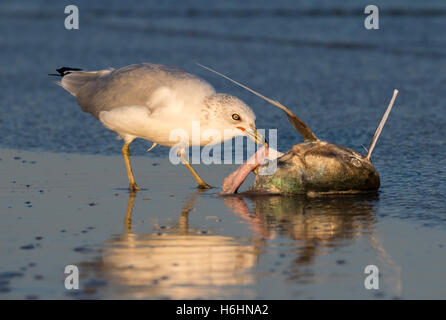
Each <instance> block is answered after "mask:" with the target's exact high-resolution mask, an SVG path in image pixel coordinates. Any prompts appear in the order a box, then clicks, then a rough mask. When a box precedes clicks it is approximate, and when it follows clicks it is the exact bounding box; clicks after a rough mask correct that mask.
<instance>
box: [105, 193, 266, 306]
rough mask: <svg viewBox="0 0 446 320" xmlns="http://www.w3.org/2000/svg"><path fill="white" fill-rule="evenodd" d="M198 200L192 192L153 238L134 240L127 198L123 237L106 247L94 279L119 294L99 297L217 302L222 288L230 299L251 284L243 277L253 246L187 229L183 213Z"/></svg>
mask: <svg viewBox="0 0 446 320" xmlns="http://www.w3.org/2000/svg"><path fill="white" fill-rule="evenodd" d="M199 195H200V192H196V193H194V194H193V195H192V196H191V197H190V198H189V199H188V200H187V201H186V203H185V205H184V206H183V208H182V211H181V214H180V216H179V218H178V220H177V221H176V222H175V223H172V224H171V225H169V226H163V227H158V228H157V230H155V231H156V232H155V233H153V234H144V235H138V234H134V233H132V220H131V219H132V210H133V205H134V200H135V193H130V195H129V201H128V206H127V212H126V215H125V219H124V226H125V230H126V232H125V233H124V234H121V235H119V236H117V237H115V238H113V239H112V240H111V241H110V242H109V244H108V245H106V247H105V249H104V251H103V253H102V261H101V263H100V264H98V265H97V266H98V267H99V268H100V269H99V270H97V271H98V272H97V274H100V276H101V277H103V278H106V279H108V282H109V283H108V284H109V285H108V286H107V287H113V288H114V289H113V290H116V288H119V293H118V291H117V292H116V293H112V292H108V293H105V292H101V293H102V294H106V295H107V296H109V295H111V296H113V295H116V296H117V297H119V298H132V299H134V298H136V299H138V298H163V297H166V298H170V299H193V298H209V299H212V298H221V297H222V291H223V290H222V287H225V288H226V290H224V292H225V293H226V294H227V296H228V297H231V296H233V295H235V294H237V290H240V288H242V287H243V286H245V285H249V284H252V283H253V282H254V276H253V273H252V272H249V271H250V268H252V267H253V266H254V265H255V264H256V260H257V255H258V250H257V249H256V247H255V246H254V245H252V244H250V243H249V242H248V241H243V240H240V239H238V238H233V237H227V236H221V235H211V234H202V233H201V230H197V229H195V228H193V227H192V226H190V225H189V213H190V211H191V209H193V208H194V205H195V201H196V200H197V197H198V196H199ZM232 287H234V288H232ZM103 290H110V289H107V288H103ZM243 290H244V294H247V292H246V289H243ZM248 294H249V292H248Z"/></svg>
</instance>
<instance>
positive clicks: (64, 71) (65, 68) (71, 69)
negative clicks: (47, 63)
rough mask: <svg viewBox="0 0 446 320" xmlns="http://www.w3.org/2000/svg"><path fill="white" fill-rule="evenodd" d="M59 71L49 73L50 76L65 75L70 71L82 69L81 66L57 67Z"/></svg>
mask: <svg viewBox="0 0 446 320" xmlns="http://www.w3.org/2000/svg"><path fill="white" fill-rule="evenodd" d="M56 71H57V72H58V73H48V75H49V76H56V77H63V76H66V75H67V74H70V73H71V72H70V71H82V69H80V68H71V67H62V68H58V69H56Z"/></svg>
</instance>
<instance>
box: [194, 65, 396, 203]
mask: <svg viewBox="0 0 446 320" xmlns="http://www.w3.org/2000/svg"><path fill="white" fill-rule="evenodd" d="M200 66H202V65H200ZM202 67H204V68H206V69H207V70H209V71H212V72H214V73H216V74H218V75H220V76H222V77H224V78H226V79H228V80H230V81H232V82H233V83H235V84H237V85H239V86H241V87H242V88H244V89H246V90H248V91H250V92H252V93H253V94H255V95H257V96H259V97H260V98H262V99H264V100H266V101H268V102H269V103H271V104H273V105H275V106H276V107H278V108H280V109H281V110H283V111H284V112H285V114H286V115H287V118H288V121H289V122H290V123H291V124H292V125H293V127H294V128H295V129H296V130H297V131H298V132H299V133H300V134H301V135H302V136H303V137H304V142H303V143H299V144H296V145H294V146H292V147H291V149H290V150H289V151H288V152H286V153H285V154H282V153H280V152H277V151H275V150H272V149H271V148H268V147H267V145H265V146H264V147H263V148H261V149H259V150H258V151H257V153H256V154H255V155H254V156H253V157H254V158H251V159H250V160H248V161H247V162H246V163H244V164H243V165H242V166H240V167H239V168H238V169H237V170H236V171H234V172H233V173H231V174H230V175H229V176H228V177H227V178H226V179H225V180H224V182H223V186H222V189H223V192H222V193H223V194H231V193H236V192H237V189H238V188H239V187H240V185H241V184H242V183H243V181H244V180H245V178H246V177H247V176H248V174H249V173H250V172H251V171H255V170H259V172H260V173H261V172H262V168H264V167H265V166H268V163H266V164H265V160H270V161H271V160H275V161H277V169H276V170H275V171H274V172H273V173H271V174H257V176H256V179H255V181H254V186H253V187H251V189H250V191H251V192H261V193H270V194H307V195H311V194H342V193H345V194H352V193H362V192H373V191H377V190H378V188H379V186H380V179H379V174H378V172H377V171H376V169H375V167H374V166H373V164H372V162H371V159H370V158H371V155H372V152H373V149H374V148H375V145H376V141H377V140H378V137H379V135H380V134H381V131H382V129H383V127H384V124H385V122H386V120H387V118H388V116H389V113H390V111H391V109H392V106H393V103H394V101H395V98H396V95H397V94H398V90H396V89H395V90H394V93H393V97H392V99H391V101H390V104H389V106H388V107H387V110H386V112H385V113H384V116H383V117H382V119H381V122H380V123H379V125H378V128H377V129H376V131H375V134H374V135H373V138H372V141H371V143H370V147H369V149H368V150H367V154H366V155H361V154H359V153H357V152H355V151H353V150H351V149H349V148H346V147H343V146H338V145H335V144H333V143H330V142H326V141H323V140H320V139H319V138H317V137H316V135H315V134H314V133H313V132H312V131H311V129H310V128H309V127H308V126H307V125H306V124H305V123H304V122H303V121H302V120H301V119H299V118H298V117H297V116H296V115H295V114H294V113H293V112H291V110H289V109H288V108H287V107H285V106H284V105H282V104H281V103H279V102H277V101H274V100H271V99H269V98H267V97H265V96H263V95H262V94H260V93H258V92H256V91H254V90H252V89H250V88H248V87H246V86H245V85H243V84H241V83H239V82H237V81H235V80H233V79H231V78H229V77H227V76H225V75H223V74H221V73H219V72H217V71H215V70H212V69H210V68H208V67H205V66H202Z"/></svg>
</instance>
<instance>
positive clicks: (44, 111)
mask: <svg viewBox="0 0 446 320" xmlns="http://www.w3.org/2000/svg"><path fill="white" fill-rule="evenodd" d="M77 4H78V6H79V9H80V16H81V20H80V30H78V31H67V30H65V29H64V28H63V21H64V18H65V15H64V14H63V9H64V5H65V4H63V3H60V2H58V1H53V2H51V1H50V2H48V1H21V2H20V3H19V2H16V1H3V2H2V3H1V4H0V17H1V19H0V30H1V34H0V48H1V50H0V58H1V59H0V75H1V76H0V87H1V98H0V111H1V117H0V135H1V137H2V139H1V140H0V147H1V148H2V149H3V151H2V153H1V157H0V158H1V160H0V168H1V173H0V174H1V214H2V217H1V223H0V230H1V232H0V237H1V242H0V248H1V249H2V250H1V251H0V261H1V262H0V298H170V299H175V298H283V299H288V298H291V299H294V298H333V299H337V298H444V297H446V291H445V283H444V280H443V278H444V277H443V271H444V270H445V269H446V254H445V250H446V248H445V245H446V235H445V230H446V206H445V200H446V198H445V196H444V195H445V193H446V185H445V181H446V174H445V169H444V168H445V160H444V159H445V156H446V138H445V123H446V112H445V111H444V97H445V95H444V84H445V83H446V54H445V49H446V40H445V39H446V38H445V37H444V36H443V34H442V31H443V30H444V28H445V27H446V25H445V21H446V20H445V16H446V13H445V12H446V11H445V10H446V7H445V6H444V3H443V2H442V1H430V2H429V7H426V6H427V4H426V3H425V2H421V1H420V2H419V3H410V4H408V3H407V2H406V1H385V2H384V1H375V4H376V5H378V7H380V8H381V19H380V23H381V26H380V30H376V31H368V30H365V29H364V27H363V19H364V15H363V14H362V11H363V9H364V7H365V5H367V4H368V3H367V2H365V1H343V2H342V3H339V4H336V5H335V4H334V3H333V2H332V1H324V2H318V3H317V6H316V3H313V2H311V1H304V2H299V4H295V1H286V2H281V3H280V4H276V3H272V2H271V1H252V2H245V1H244V2H243V4H241V3H240V2H239V1H225V2H215V3H214V4H212V5H211V4H209V3H208V2H204V1H203V2H196V1H182V2H180V3H178V5H177V6H175V7H172V6H171V5H169V4H168V3H167V2H166V3H158V2H154V3H151V2H147V1H146V2H144V3H141V2H135V3H132V2H129V1H126V2H121V1H113V2H110V1H107V2H106V3H103V4H102V3H100V2H96V1H95V2H94V3H91V2H89V1H80V2H77ZM334 9H336V10H334ZM142 61H148V62H156V63H163V64H168V65H176V66H180V67H182V68H184V69H186V70H188V71H190V72H192V73H195V74H198V75H200V76H202V77H203V78H204V79H206V80H208V81H209V82H210V83H212V84H213V85H214V86H215V87H216V89H217V91H220V92H227V93H232V94H235V95H237V96H238V97H240V98H241V99H243V100H244V101H245V102H246V103H247V104H249V105H250V106H251V107H252V108H253V110H254V111H255V112H256V114H257V126H258V127H259V128H273V129H274V128H277V129H278V147H279V150H281V151H286V150H287V149H289V148H290V147H291V146H292V145H293V144H295V143H299V142H301V141H302V138H301V137H300V136H299V135H298V133H297V132H295V130H294V129H293V128H292V127H291V126H290V125H289V124H288V122H287V121H286V118H285V117H284V115H283V114H282V113H281V111H280V110H276V109H275V108H274V107H273V106H271V105H268V104H267V103H265V102H263V101H261V100H259V99H258V98H256V97H254V96H252V95H250V94H249V93H247V92H245V91H242V90H241V89H239V88H237V87H235V86H233V85H232V84H230V83H229V82H227V81H225V80H223V79H220V78H218V77H216V76H214V75H212V74H210V73H208V72H207V71H205V70H203V69H201V68H200V67H198V66H196V65H195V62H197V61H198V62H200V63H203V64H205V65H209V66H211V67H213V68H215V69H217V70H219V71H223V72H225V73H227V74H229V75H231V76H232V77H234V78H235V79H236V80H239V81H241V82H243V83H246V84H247V85H249V86H250V87H252V88H254V89H256V90H259V91H261V92H262V93H264V94H265V95H266V96H268V97H271V98H273V99H277V100H279V101H281V102H282V103H284V104H285V105H287V106H289V107H290V109H292V110H293V111H294V112H295V113H296V114H297V115H298V116H299V117H301V118H302V119H303V120H304V121H306V122H307V123H308V125H310V127H311V128H312V129H313V131H314V132H315V133H316V135H318V137H320V138H321V139H324V140H327V141H330V142H333V143H336V144H340V145H344V146H347V147H350V148H353V149H355V150H356V151H359V152H361V151H362V147H361V145H365V146H368V143H369V141H370V138H371V136H372V135H373V132H374V130H375V128H376V126H377V124H378V122H379V119H380V117H381V116H382V114H383V112H384V110H385V107H386V106H387V103H388V101H389V100H390V97H391V95H392V92H393V89H394V88H398V89H399V90H400V94H399V96H398V97H397V100H396V102H395V107H394V110H393V111H392V113H391V116H390V119H389V121H388V123H387V124H386V127H385V128H384V131H383V134H382V137H381V138H380V140H379V141H378V144H377V147H376V150H375V152H374V155H373V163H374V165H375V167H376V168H377V170H378V172H379V173H380V176H381V183H382V186H381V188H380V191H379V193H378V194H376V195H372V196H357V197H342V198H336V197H334V198H333V197H331V198H322V199H308V198H301V197H299V198H287V197H241V196H238V197H229V198H220V197H215V196H214V195H215V194H216V193H217V192H218V190H211V191H206V192H204V193H197V192H196V191H194V189H193V188H192V186H191V178H190V177H189V176H188V173H187V172H185V171H186V170H185V169H184V168H177V167H173V166H171V165H170V164H169V163H168V162H167V157H166V156H167V154H168V151H169V150H168V149H167V148H163V147H160V148H155V149H154V150H153V151H151V152H150V153H149V154H146V153H145V150H146V149H147V147H148V146H149V143H147V142H144V141H136V142H135V143H134V144H132V152H133V154H135V155H138V156H142V155H144V158H143V157H136V158H137V159H135V161H136V167H137V164H138V163H140V167H139V168H140V169H139V170H137V172H138V173H139V175H137V181H141V184H143V185H144V186H146V188H147V190H144V191H142V192H141V193H139V194H138V195H137V197H136V198H135V199H133V198H132V197H129V196H128V193H127V192H126V191H125V190H124V189H123V188H124V187H125V183H126V181H125V179H126V177H125V172H124V167H123V165H122V161H121V159H119V158H118V157H117V156H116V157H115V155H118V154H120V148H121V142H119V141H117V140H116V139H115V134H113V133H112V132H109V131H107V130H105V129H104V128H103V127H102V125H101V124H100V123H98V122H97V121H96V120H95V119H93V118H92V117H91V116H89V115H88V114H84V113H82V112H81V111H80V109H79V107H78V106H77V105H76V102H75V99H74V98H73V97H72V96H70V95H69V94H68V93H66V92H64V91H63V89H61V88H60V87H58V86H56V85H55V84H54V83H53V81H54V79H53V78H50V77H48V76H47V74H48V73H52V72H54V69H55V68H56V67H60V66H73V67H82V68H85V69H91V70H94V69H101V68H108V67H119V66H124V65H127V64H131V63H137V62H142ZM9 149H14V150H9ZM15 150H26V151H32V153H27V152H25V153H23V152H22V151H15ZM43 152H52V153H53V152H62V154H52V153H43ZM91 154H101V155H109V156H110V157H105V158H101V157H98V158H96V157H92V156H91ZM14 157H21V158H20V159H14ZM159 157H164V160H161V159H160V158H159ZM83 159H84V160H83ZM105 159H108V160H105ZM22 161H26V162H22ZM31 161H37V163H35V164H33V163H31ZM104 161H105V162H107V161H109V163H110V165H109V166H106V167H104V166H102V165H101V163H103V162H104ZM163 161H164V162H163ZM47 162H48V163H47ZM91 163H95V165H94V166H93V168H94V169H92V168H91V167H90V166H91ZM151 164H155V165H153V166H152V165H151ZM137 168H138V167H137ZM146 169H147V170H146ZM144 170H146V171H147V172H144V173H142V172H141V171H144ZM202 171H203V170H202ZM157 172H158V173H157ZM228 172H230V168H229V167H224V168H220V167H219V168H214V169H212V168H204V173H203V176H204V177H206V178H208V179H210V180H211V184H213V185H215V186H218V185H220V184H221V181H222V179H223V177H224V176H225V175H226V174H227V173H228ZM65 174H66V175H65ZM138 178H139V179H138ZM176 178H177V179H176ZM13 181H15V182H13ZM105 181H106V182H105ZM160 181H162V183H161V182H160ZM250 182H251V183H252V180H251V181H250ZM27 185H30V186H29V187H27ZM248 185H249V182H248V183H247V184H246V185H245V186H248ZM120 188H121V189H120ZM40 190H43V192H40ZM115 194H117V195H115ZM146 198H150V200H144V199H146ZM27 201H29V202H30V203H26V202H27ZM92 203H93V204H94V205H91V206H90V205H89V204H92ZM96 204H98V205H96ZM30 205H31V207H29V206H30ZM40 237H42V239H38V238H40ZM67 264H76V265H78V266H79V268H80V270H81V290H79V291H74V292H73V291H67V290H66V289H65V288H64V287H63V280H64V274H63V269H64V266H65V265H67ZM368 264H374V265H377V266H378V267H379V268H380V271H381V272H382V278H381V289H380V290H378V291H373V290H371V291H370V290H366V289H365V288H364V279H365V277H366V275H365V274H364V268H365V266H366V265H368Z"/></svg>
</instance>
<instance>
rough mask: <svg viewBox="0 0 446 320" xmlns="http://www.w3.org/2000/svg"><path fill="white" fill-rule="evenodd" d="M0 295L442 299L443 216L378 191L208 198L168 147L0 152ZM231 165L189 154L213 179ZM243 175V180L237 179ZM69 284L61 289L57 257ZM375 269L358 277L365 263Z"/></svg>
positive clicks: (218, 178) (445, 240) (212, 194)
mask: <svg viewBox="0 0 446 320" xmlns="http://www.w3.org/2000/svg"><path fill="white" fill-rule="evenodd" d="M0 159H1V160H0V168H1V180H0V181H1V182H0V200H1V224H0V249H1V250H0V260H1V261H2V263H1V265H0V298H2V299H60V298H61V299H73V298H74V299H79V298H81V299H96V298H106V299H122V298H124V299H135V298H136V299H140V298H149V299H162V298H167V299H196V298H202V299H207V298H211V299H213V298H215V299H224V298H231V299H247V298H253V299H263V298H264V299H276V298H277V299H301V298H302V299H311V298H328V299H340V298H353V299H356V298H365V299H382V298H386V299H391V298H440V297H444V296H446V291H445V290H446V289H445V287H444V285H443V284H442V283H441V281H439V280H441V279H442V272H443V270H444V269H445V267H446V258H445V256H446V255H445V250H446V248H445V247H444V246H445V245H446V236H445V233H444V230H441V228H432V227H423V226H421V225H420V224H419V223H414V222H411V221H405V220H402V219H395V218H394V217H386V214H385V209H384V210H382V209H380V195H379V194H377V195H368V196H355V197H334V198H323V199H317V198H316V199H308V198H303V197H250V198H249V197H242V196H234V197H224V198H222V197H216V193H218V192H219V191H220V189H219V188H216V189H212V190H207V191H204V192H198V191H197V190H196V189H195V185H194V181H193V178H192V177H191V176H190V174H189V172H188V171H187V170H186V169H185V168H183V167H182V166H174V165H172V164H170V163H169V161H168V159H167V158H148V157H134V158H133V159H132V160H133V161H132V162H133V165H134V170H135V174H136V179H137V182H138V183H139V184H140V185H141V186H143V187H144V190H142V191H141V192H139V193H138V194H137V195H136V196H135V197H133V196H132V195H130V194H129V193H128V191H127V190H126V187H127V180H126V179H127V177H126V174H125V170H124V165H123V161H122V159H121V157H119V156H93V155H90V156H86V155H73V154H55V153H35V152H27V151H17V150H8V149H3V150H0ZM235 167H236V166H235V165H220V166H218V165H214V166H197V170H199V172H200V174H201V175H202V176H203V177H205V178H206V179H207V181H208V183H210V184H212V185H214V186H219V185H220V183H221V181H222V179H223V177H224V176H226V175H227V174H228V173H229V172H230V171H231V170H233V169H234V168H235ZM250 183H252V177H251V179H250V181H247V183H245V185H244V187H243V189H246V188H247V187H248V186H249V185H250ZM69 264H74V265H77V266H78V267H79V271H80V289H79V290H67V289H65V287H64V279H65V275H64V268H65V266H66V265H69ZM368 264H375V265H377V266H378V267H379V268H380V271H381V272H382V275H381V276H382V277H381V282H380V290H376V291H374V290H366V289H365V288H364V279H365V276H366V275H365V274H364V268H365V266H366V265H368Z"/></svg>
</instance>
